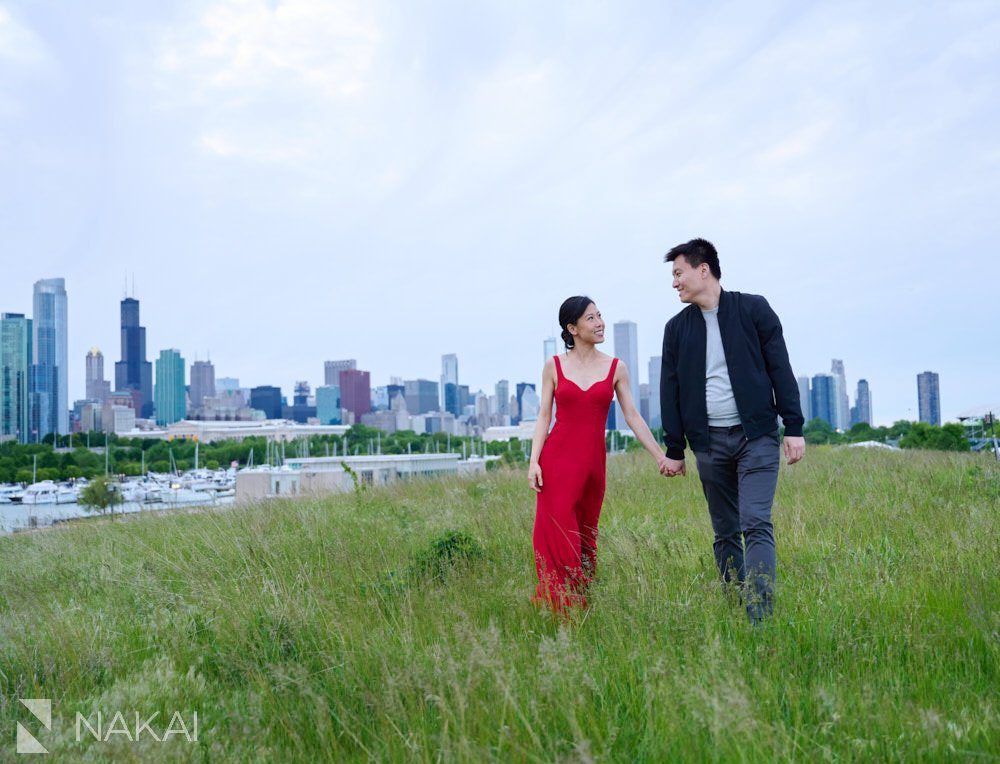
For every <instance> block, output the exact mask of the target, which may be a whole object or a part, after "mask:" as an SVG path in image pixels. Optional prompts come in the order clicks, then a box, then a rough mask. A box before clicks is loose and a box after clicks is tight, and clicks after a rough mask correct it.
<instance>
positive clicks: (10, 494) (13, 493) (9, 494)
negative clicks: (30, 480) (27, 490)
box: [0, 485, 24, 504]
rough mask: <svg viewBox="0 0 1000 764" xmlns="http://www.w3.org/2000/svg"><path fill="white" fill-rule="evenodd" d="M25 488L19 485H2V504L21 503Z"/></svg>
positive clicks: (0, 495)
mask: <svg viewBox="0 0 1000 764" xmlns="http://www.w3.org/2000/svg"><path fill="white" fill-rule="evenodd" d="M22 496H24V489H23V488H21V486H19V485H0V504H11V503H15V502H17V503H20V501H21V497H22Z"/></svg>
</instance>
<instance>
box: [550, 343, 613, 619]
mask: <svg viewBox="0 0 1000 764" xmlns="http://www.w3.org/2000/svg"><path fill="white" fill-rule="evenodd" d="M555 363H556V376H557V378H558V383H557V385H556V389H555V402H556V424H555V426H554V427H553V428H552V432H550V433H549V435H548V437H547V438H546V440H545V444H544V445H543V446H542V453H541V455H540V456H539V458H538V465H539V466H540V467H541V468H542V490H541V493H539V494H538V497H537V504H536V509H535V531H534V545H535V569H536V571H537V572H538V589H537V590H536V592H535V596H534V597H532V598H531V599H532V602H534V603H536V604H541V603H548V604H549V605H551V606H552V607H554V608H555V609H557V610H559V609H562V608H563V607H564V606H565V605H570V604H578V605H581V606H584V607H585V606H586V604H587V601H586V597H585V596H584V592H585V590H586V588H587V585H588V584H589V583H590V580H591V578H592V577H593V575H594V569H595V567H596V565H597V521H598V518H599V517H600V515H601V504H602V502H603V501H604V478H605V461H606V455H605V444H604V431H605V427H606V424H607V420H608V408H609V407H610V406H611V400H612V398H613V397H614V378H615V367H616V366H617V365H618V359H617V358H614V359H612V361H611V371H609V372H608V376H607V377H605V378H604V380H603V381H601V382H595V383H594V384H593V385H591V386H590V387H588V388H587V389H586V390H583V389H581V388H580V387H579V386H578V385H577V384H576V383H575V382H573V381H571V380H569V379H566V377H565V376H564V375H563V372H562V365H561V364H560V363H559V357H558V356H556V357H555Z"/></svg>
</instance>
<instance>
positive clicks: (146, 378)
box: [115, 297, 153, 419]
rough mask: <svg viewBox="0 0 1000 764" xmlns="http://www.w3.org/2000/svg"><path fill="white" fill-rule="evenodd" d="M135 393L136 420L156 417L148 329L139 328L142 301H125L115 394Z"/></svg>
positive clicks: (133, 398)
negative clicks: (154, 415) (148, 354)
mask: <svg viewBox="0 0 1000 764" xmlns="http://www.w3.org/2000/svg"><path fill="white" fill-rule="evenodd" d="M126 390H127V391H129V392H130V393H132V402H133V406H134V407H135V414H136V416H137V417H142V418H143V419H150V418H152V416H153V364H151V363H150V362H149V361H147V360H146V327H144V326H139V301H138V300H136V299H135V298H132V297H126V298H125V299H124V300H122V359H121V360H120V361H118V362H117V363H116V364H115V391H116V392H125V391H126Z"/></svg>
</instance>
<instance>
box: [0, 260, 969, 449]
mask: <svg viewBox="0 0 1000 764" xmlns="http://www.w3.org/2000/svg"><path fill="white" fill-rule="evenodd" d="M43 282H59V288H60V289H62V294H63V298H62V300H63V303H64V304H65V281H64V280H63V279H55V280H53V279H48V280H41V281H39V282H36V290H37V285H38V284H40V283H43ZM50 285H51V284H50ZM140 305H141V303H140V301H139V300H138V299H136V298H135V297H126V298H125V299H123V300H122V301H121V303H120V316H121V327H120V333H121V342H122V355H123V356H129V355H132V356H134V358H133V359H132V361H131V363H127V362H126V360H127V359H126V358H123V360H122V361H118V362H115V368H116V377H119V378H120V379H119V381H122V382H124V383H126V387H125V388H124V390H131V391H132V394H133V396H134V397H135V399H136V403H137V404H138V405H142V404H141V403H140V401H139V399H140V397H141V394H140V391H139V390H132V388H131V387H129V385H128V380H129V379H130V374H136V373H139V372H138V371H135V370H131V371H130V368H129V367H130V366H141V364H142V360H144V358H145V353H146V348H145V331H146V327H145V326H140V325H139V311H140ZM8 317H9V318H10V319H11V320H13V319H22V320H26V321H27V325H28V326H31V325H32V323H33V322H32V321H31V317H30V316H28V317H27V318H26V319H25V317H24V316H22V315H20V314H6V313H5V318H8ZM35 334H37V332H35ZM613 334H614V335H616V337H615V339H616V342H615V343H613V345H612V347H611V348H607V347H606V346H602V349H604V350H605V351H611V352H614V351H615V344H617V345H620V346H621V348H622V349H623V352H624V351H626V350H627V351H628V353H627V354H628V355H630V356H631V355H634V354H635V351H634V349H633V348H632V346H633V345H635V344H638V343H637V334H638V327H637V324H636V323H635V322H632V321H629V320H627V319H625V320H622V321H618V322H615V324H614V329H613ZM552 343H553V338H552V337H546V338H545V339H544V341H543V344H544V346H545V347H544V352H545V353H547V352H549V351H550V350H551V348H552ZM164 352H175V353H178V354H179V353H180V351H178V350H176V349H174V348H165V349H163V350H162V351H161V358H162V354H163V353H164ZM654 358H657V356H651V357H650V358H649V359H647V360H646V363H645V364H644V362H643V360H642V359H640V360H638V362H637V363H635V362H634V361H633V363H635V365H636V366H638V367H639V371H640V373H639V374H634V375H633V386H634V387H638V386H639V385H649V383H650V382H653V383H656V381H657V380H656V375H654V374H653V371H652V362H653V359H654ZM140 359H142V360H140ZM623 360H626V359H623ZM83 363H84V367H85V373H84V377H85V380H84V381H85V386H86V392H85V394H84V397H82V398H78V397H76V396H75V395H71V396H70V397H71V398H72V400H73V401H78V400H85V399H94V398H91V395H90V393H91V392H92V390H93V383H94V380H95V379H96V378H92V377H91V374H92V373H94V371H95V370H98V369H102V368H103V354H102V353H101V351H100V350H99V349H98V348H97V347H96V346H94V347H91V348H90V349H89V350H88V352H87V354H86V355H85V357H84V362H83ZM145 363H146V365H148V366H149V367H152V366H153V364H152V363H151V362H149V361H146V362H145ZM318 363H322V367H321V369H322V373H321V374H319V375H318V376H319V377H322V379H323V384H320V383H317V384H316V387H317V389H318V388H319V387H322V386H324V385H329V384H331V379H333V378H337V380H338V382H337V383H335V386H336V387H338V397H341V396H342V393H341V391H340V390H339V387H340V384H339V380H340V374H341V373H342V372H343V371H349V372H352V373H355V372H356V375H359V376H363V377H365V379H364V380H360V379H359V380H358V381H359V382H360V383H363V384H364V385H365V386H366V387H367V388H368V389H369V390H370V391H371V392H374V391H375V390H376V388H379V387H382V388H384V387H385V386H384V385H378V384H376V383H377V382H379V381H380V380H378V379H377V378H374V375H372V373H371V372H370V370H367V369H364V370H361V371H357V369H358V361H357V360H356V359H353V358H352V359H350V360H346V361H330V360H324V361H321V362H318ZM440 363H441V366H440V369H441V376H440V377H439V379H440V381H441V384H440V385H439V384H438V382H437V381H434V382H433V383H432V380H431V379H430V378H425V377H420V376H412V377H411V378H410V379H409V383H410V384H416V383H432V384H433V385H434V388H435V389H434V390H433V391H431V390H428V391H423V392H421V393H419V394H418V393H411V394H408V395H407V397H408V399H409V404H410V405H409V407H410V408H411V413H426V412H429V411H432V410H437V411H451V413H453V414H456V415H457V414H459V413H461V410H462V409H463V408H464V407H465V406H466V405H469V404H474V403H475V400H474V397H473V394H474V393H478V392H482V393H484V394H485V395H486V396H487V397H489V395H490V390H491V389H494V388H495V386H496V385H497V383H498V382H499V381H503V380H505V379H509V375H508V376H504V377H500V378H499V379H498V380H495V381H494V382H492V383H483V384H477V385H469V384H462V385H459V384H457V381H458V364H459V359H458V355H457V354H455V353H447V354H442V355H441V356H440ZM793 363H794V361H793ZM644 366H645V370H646V373H647V375H648V376H643V375H642V371H643V367H644ZM69 367H70V373H69V376H70V377H72V376H73V374H72V368H73V363H72V362H70V364H69ZM185 368H188V369H189V370H190V372H191V373H195V372H196V371H198V372H199V376H203V377H204V379H201V380H199V379H196V378H195V377H191V378H190V381H189V382H187V381H186V382H184V384H186V385H187V386H188V387H189V388H190V387H192V386H193V387H194V388H195V395H194V398H198V397H204V395H206V394H209V393H211V394H214V385H215V368H214V364H213V363H212V362H211V361H195V362H194V363H192V364H191V365H190V366H189V367H188V366H186V365H185V362H184V361H183V359H181V372H182V374H183V372H184V369H185ZM150 371H151V369H150ZM831 371H832V373H829V374H823V373H819V374H815V375H812V376H811V377H810V376H809V375H808V374H797V375H796V376H797V378H798V383H799V388H800V397H801V395H802V390H803V388H802V385H803V383H805V384H806V386H807V387H806V389H809V390H811V387H812V383H811V380H816V379H817V378H821V377H829V379H830V389H829V393H827V392H826V391H825V390H824V391H821V392H820V393H819V395H820V396H821V400H823V401H827V397H826V396H827V395H828V396H829V399H828V401H827V403H828V405H829V412H828V413H822V412H821V413H820V414H817V413H816V412H815V411H812V410H811V409H812V408H813V406H814V405H816V403H815V402H816V398H815V397H814V395H815V394H814V393H813V392H811V391H810V393H809V396H808V397H807V398H803V413H804V414H807V412H808V416H807V419H811V418H813V417H814V416H817V415H818V416H820V418H828V417H829V418H828V421H830V422H831V424H833V425H834V427H836V428H837V429H841V430H846V429H849V428H850V426H851V425H853V423H854V422H855V421H870V422H871V423H872V424H874V425H876V426H877V425H880V424H882V425H888V424H891V423H892V421H896V419H893V420H892V421H889V420H888V419H886V418H880V417H872V410H873V409H872V405H871V393H870V386H869V382H868V380H867V379H866V378H864V377H859V378H857V380H856V385H857V388H856V389H857V392H855V394H854V397H850V396H849V395H848V393H847V392H846V390H847V388H848V383H847V377H846V374H845V364H844V361H843V360H842V359H837V358H834V359H833V360H832V362H831ZM925 373H930V372H925ZM150 376H152V374H150ZM273 376H274V375H273V374H272V375H271V377H272V379H270V380H262V381H260V383H259V384H255V385H243V387H244V388H245V389H250V387H270V386H273V387H275V388H278V389H280V390H281V392H282V396H283V397H284V398H285V399H286V400H289V399H291V398H292V396H291V395H290V394H289V393H288V391H289V390H290V389H293V387H294V386H293V385H286V384H285V383H281V384H274V382H275V381H274V380H273ZM307 376H308V375H307ZM402 376H406V375H398V374H394V375H391V376H390V378H389V382H390V387H391V386H392V381H393V380H396V379H402ZM446 377H447V379H448V380H449V384H451V385H454V388H453V389H452V390H451V391H447V394H446V391H445V383H444V380H445V378H446ZM937 377H938V375H937V374H936V373H934V380H935V388H934V405H935V406H936V411H937V412H938V413H937V415H936V418H935V421H939V422H944V421H950V420H947V419H946V418H944V417H942V416H941V414H940V408H941V405H940V392H939V389H938V387H937V383H936V380H937ZM351 378H352V379H354V377H351ZM182 379H183V377H182ZM225 379H226V378H220V382H222V381H223V380H225ZM451 380H455V381H451ZM298 384H300V383H299V381H298V379H297V380H296V382H295V386H297V385H298ZM352 384H353V383H352ZM517 384H518V385H523V384H533V385H535V387H536V389H537V388H538V385H537V384H536V383H535V382H533V381H530V380H520V381H518V382H517ZM202 389H204V390H205V392H204V393H201V394H200V395H199V393H198V391H199V390H202ZM649 390H650V395H651V398H652V395H653V394H654V390H653V389H652V388H649ZM103 391H104V393H103V394H104V395H107V394H109V393H110V392H111V390H110V382H108V381H107V380H104V387H103ZM69 392H70V393H73V392H74V391H72V390H70V391H69ZM114 392H122V391H120V390H118V389H117V385H116V389H115V390H114ZM153 392H154V396H155V387H154V388H153ZM371 392H370V394H369V397H371ZM359 395H360V396H361V397H358V396H359ZM411 395H413V396H418V395H419V397H420V400H421V402H420V403H417V402H416V400H417V398H416V397H412V398H411ZM859 395H862V396H863V399H862V401H861V405H860V407H859V401H858V396H859ZM154 396H151V400H150V404H152V399H153V397H154ZM363 396H364V393H363V391H362V389H359V390H358V391H356V392H352V390H350V389H348V395H347V400H348V401H355V403H352V404H351V406H350V407H349V406H347V405H345V406H344V408H345V409H349V410H352V411H354V410H355V409H356V408H357V409H360V408H364V407H363V406H358V405H357V403H356V401H360V400H361V399H362V398H363ZM447 396H450V399H451V403H450V404H448V403H447V401H446V397H447ZM100 397H101V396H95V398H96V399H97V400H98V401H100ZM635 397H636V404H637V406H638V405H639V404H640V402H641V398H640V396H639V394H638V393H635ZM657 397H658V394H657ZM431 398H434V399H435V400H436V402H437V404H436V405H434V406H433V407H432V406H431V403H430V401H431ZM919 398H920V395H919V394H918V396H917V400H916V401H915V404H914V408H915V409H917V411H918V416H917V417H904V418H909V419H910V420H911V421H918V420H921V419H922V416H921V415H920V413H919V408H920V400H919ZM442 404H447V405H442ZM460 404H461V405H460ZM173 405H175V406H176V404H173ZM414 406H415V407H416V410H412V409H413V407H414ZM449 406H450V407H451V408H449ZM197 407H198V404H195V403H192V405H191V408H192V410H193V409H195V408H197ZM615 408H616V409H617V404H616V406H615ZM452 409H454V410H452ZM657 409H658V406H656V405H654V404H652V403H651V404H650V408H649V411H650V414H651V416H652V417H655V416H656V415H658V413H659V412H658V410H657ZM369 410H372V409H369ZM654 412H655V414H654ZM859 412H861V413H859ZM361 413H366V412H365V411H362V412H361ZM862 413H863V414H865V415H866V417H864V418H860V419H859V418H856V417H860V416H861V414H862ZM66 416H67V420H68V416H69V407H67V414H66ZM175 416H176V415H171V417H175ZM150 418H154V417H150ZM155 419H157V420H161V416H160V415H159V414H158V413H157V414H156V415H155ZM171 421H176V419H175V418H171ZM616 426H617V427H618V428H619V429H622V425H621V424H620V423H617V422H616ZM654 426H655V425H654ZM67 427H68V422H67Z"/></svg>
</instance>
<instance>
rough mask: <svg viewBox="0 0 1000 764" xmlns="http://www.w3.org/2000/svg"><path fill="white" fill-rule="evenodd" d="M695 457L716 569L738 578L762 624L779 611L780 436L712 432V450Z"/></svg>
mask: <svg viewBox="0 0 1000 764" xmlns="http://www.w3.org/2000/svg"><path fill="white" fill-rule="evenodd" d="M695 457H696V459H697V460H698V475H699V477H700V478H701V487H702V490H703V491H704V492H705V499H707V500H708V513H709V515H710V516H711V518H712V529H713V530H714V531H715V543H714V544H713V546H714V549H715V564H716V566H717V567H718V568H719V573H720V575H721V576H722V579H723V581H725V582H731V581H732V578H733V573H734V572H735V574H736V577H737V580H738V581H739V583H740V584H741V586H742V589H743V593H744V595H745V596H746V606H747V614H748V615H749V616H750V620H751V621H754V622H756V621H759V620H760V619H761V618H764V617H765V616H767V615H770V613H771V612H772V611H773V609H774V580H775V569H776V567H777V561H776V558H775V552H774V527H773V526H772V525H771V505H772V504H773V503H774V491H775V489H776V488H777V486H778V464H779V460H780V447H779V444H778V431H777V430H775V431H774V432H772V433H769V434H767V435H762V436H760V437H759V438H754V439H753V440H746V438H745V435H744V433H743V428H742V427H741V426H740V425H736V426H735V427H709V450H708V451H702V452H699V451H696V452H695ZM741 534H742V537H743V538H740V536H741ZM744 541H745V542H746V554H745V555H744V552H743V542H744ZM748 579H749V581H748Z"/></svg>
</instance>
